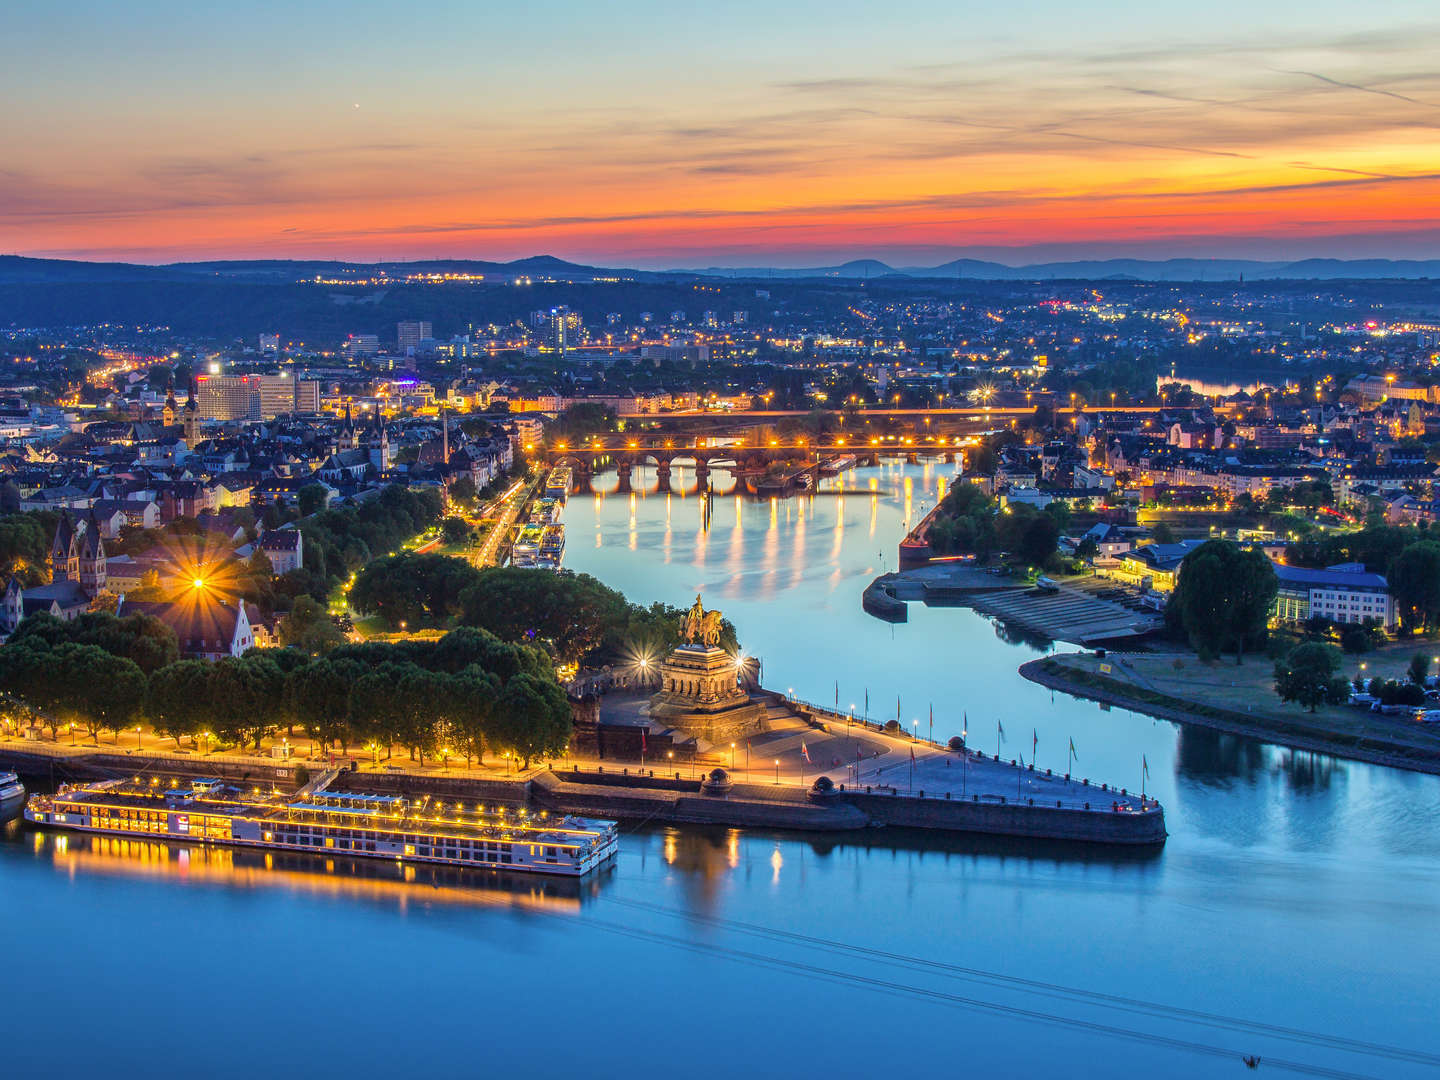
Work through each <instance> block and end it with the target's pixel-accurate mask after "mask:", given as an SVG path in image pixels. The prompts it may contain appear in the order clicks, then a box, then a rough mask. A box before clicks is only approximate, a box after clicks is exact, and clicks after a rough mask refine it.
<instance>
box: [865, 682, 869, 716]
mask: <svg viewBox="0 0 1440 1080" xmlns="http://www.w3.org/2000/svg"><path fill="white" fill-rule="evenodd" d="M865 715H866V716H869V715H870V688H869V687H868V686H867V687H866V688H865Z"/></svg>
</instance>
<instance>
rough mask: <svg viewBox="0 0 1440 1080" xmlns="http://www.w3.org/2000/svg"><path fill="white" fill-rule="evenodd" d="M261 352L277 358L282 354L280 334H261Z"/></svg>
mask: <svg viewBox="0 0 1440 1080" xmlns="http://www.w3.org/2000/svg"><path fill="white" fill-rule="evenodd" d="M260 351H261V352H262V353H263V354H265V355H267V356H275V355H278V354H279V352H280V335H279V334H261V335H260Z"/></svg>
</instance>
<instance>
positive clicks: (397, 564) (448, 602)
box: [350, 551, 481, 628]
mask: <svg viewBox="0 0 1440 1080" xmlns="http://www.w3.org/2000/svg"><path fill="white" fill-rule="evenodd" d="M480 577H481V572H480V571H479V570H476V569H475V568H474V567H473V566H471V565H470V564H469V563H468V562H466V561H465V560H464V559H456V558H452V557H450V556H448V555H434V554H426V555H417V554H415V553H413V552H408V551H407V552H402V553H401V554H399V555H395V556H392V557H389V558H384V559H377V560H376V561H375V562H372V563H371V564H370V565H369V566H367V567H365V569H364V570H362V571H360V573H359V575H358V576H357V577H356V578H355V584H354V585H353V586H352V587H351V589H350V606H351V607H352V608H354V609H355V610H356V611H359V612H363V613H365V614H367V615H378V616H380V618H381V619H383V620H384V621H385V623H386V625H388V626H390V627H391V628H394V627H398V626H399V625H400V624H401V623H405V624H407V625H410V626H416V627H418V626H422V625H426V624H429V625H432V626H439V625H442V624H444V623H445V622H447V621H448V620H450V619H453V618H454V617H455V616H457V615H459V614H460V612H461V610H462V600H461V594H462V593H464V592H465V591H466V590H467V589H469V588H470V587H472V586H473V585H475V584H476V582H478V581H479V580H480Z"/></svg>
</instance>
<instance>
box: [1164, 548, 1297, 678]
mask: <svg viewBox="0 0 1440 1080" xmlns="http://www.w3.org/2000/svg"><path fill="white" fill-rule="evenodd" d="M1278 590H1279V582H1278V580H1277V579H1276V577H1275V568H1274V567H1273V566H1272V565H1271V564H1270V560H1269V559H1267V558H1266V557H1265V554H1264V553H1263V552H1261V551H1259V550H1257V549H1254V548H1242V547H1240V546H1239V545H1238V544H1235V543H1232V542H1231V541H1229V540H1207V541H1206V542H1205V543H1203V544H1201V545H1200V546H1199V547H1197V548H1196V549H1195V550H1194V551H1192V552H1190V554H1188V555H1187V556H1185V559H1184V561H1183V562H1181V564H1180V573H1179V575H1178V577H1177V579H1176V582H1175V592H1174V594H1173V595H1172V596H1171V598H1170V603H1169V604H1168V605H1167V607H1166V609H1165V614H1166V619H1167V622H1168V623H1169V625H1170V627H1171V628H1172V630H1174V631H1177V632H1180V633H1183V634H1184V635H1185V637H1186V638H1188V639H1189V641H1190V644H1191V646H1192V647H1193V648H1194V649H1195V651H1196V652H1198V653H1199V654H1200V656H1201V657H1202V658H1203V659H1206V660H1211V659H1214V658H1215V657H1217V656H1219V655H1220V653H1221V652H1222V651H1224V650H1225V649H1227V648H1230V649H1234V650H1235V662H1236V663H1237V664H1238V663H1240V662H1241V660H1242V659H1243V658H1244V653H1245V650H1246V649H1247V648H1250V647H1253V646H1256V645H1258V644H1260V643H1262V642H1263V641H1264V638H1265V627H1266V623H1267V622H1268V620H1269V615H1270V606H1271V604H1272V603H1273V602H1274V600H1275V594H1276V592H1277V591H1278Z"/></svg>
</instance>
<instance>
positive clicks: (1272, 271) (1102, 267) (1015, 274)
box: [676, 259, 1440, 281]
mask: <svg viewBox="0 0 1440 1080" xmlns="http://www.w3.org/2000/svg"><path fill="white" fill-rule="evenodd" d="M676 272H677V273H682V272H683V271H676ZM690 273H694V274H699V275H705V276H714V277H755V278H791V279H799V278H825V277H831V278H833V277H839V278H877V277H887V276H890V277H911V278H950V279H954V278H971V279H974V280H979V281H1049V280H1057V279H1074V280H1082V281H1107V280H1110V281H1113V280H1118V279H1123V280H1134V281H1236V280H1238V279H1239V278H1240V276H1241V275H1242V274H1243V275H1244V276H1245V277H1246V278H1247V279H1250V280H1261V279H1265V280H1275V279H1300V280H1322V279H1323V280H1341V279H1358V278H1366V279H1375V278H1432V277H1433V278H1440V259H1432V260H1426V261H1417V260H1408V259H1305V260H1302V261H1299V262H1262V261H1259V260H1253V259H1101V260H1076V261H1074V262H1048V263H1029V264H1025V265H1022V266H1006V265H1005V264H1004V263H997V262H988V261H985V260H981V259H954V260H952V261H950V262H947V263H942V264H941V265H939V266H907V267H900V268H895V267H891V266H889V265H887V264H885V263H883V262H877V261H876V260H874V259H861V260H857V261H855V262H848V263H843V264H841V265H839V266H815V267H784V268H774V267H744V268H735V269H731V268H727V267H707V268H705V269H702V270H693V271H690Z"/></svg>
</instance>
